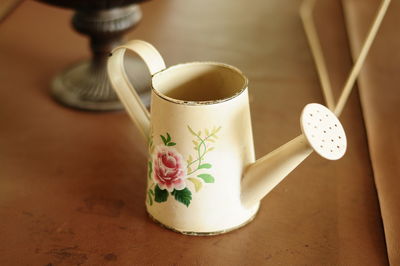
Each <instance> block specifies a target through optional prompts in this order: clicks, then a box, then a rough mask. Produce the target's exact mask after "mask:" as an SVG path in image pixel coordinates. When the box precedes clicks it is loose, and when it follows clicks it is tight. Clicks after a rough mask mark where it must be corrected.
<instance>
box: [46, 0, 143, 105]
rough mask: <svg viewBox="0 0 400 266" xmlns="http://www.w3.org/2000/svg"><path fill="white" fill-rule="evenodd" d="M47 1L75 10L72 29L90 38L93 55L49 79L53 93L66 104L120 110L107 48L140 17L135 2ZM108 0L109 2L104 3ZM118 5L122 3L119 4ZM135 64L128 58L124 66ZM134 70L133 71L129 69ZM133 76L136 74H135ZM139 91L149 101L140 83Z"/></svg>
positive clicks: (109, 48)
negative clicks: (109, 75)
mask: <svg viewBox="0 0 400 266" xmlns="http://www.w3.org/2000/svg"><path fill="white" fill-rule="evenodd" d="M43 1H44V2H47V3H49V4H53V5H60V6H63V7H69V8H74V9H76V10H77V11H76V13H75V15H74V16H73V18H72V25H73V27H74V29H75V30H76V31H78V32H80V33H82V34H85V35H88V36H89V37H90V47H91V51H92V58H91V59H90V60H87V61H84V62H80V63H77V64H75V65H73V66H70V67H69V68H67V69H66V70H64V71H63V72H61V73H60V74H59V75H57V76H56V77H55V78H54V79H53V81H52V95H53V96H54V98H55V99H56V100H57V101H59V102H60V103H62V104H64V105H67V106H69V107H73V108H78V109H85V110H92V111H108V110H118V109H122V108H123V107H122V104H121V103H120V102H119V99H118V97H117V95H116V94H115V92H114V90H113V89H112V87H111V85H110V82H109V80H108V77H107V58H108V55H109V53H110V51H111V50H112V49H113V48H114V47H116V46H117V45H119V44H120V43H121V39H122V36H123V34H124V33H126V32H127V31H128V30H131V29H132V28H134V27H135V26H136V25H137V24H138V22H139V21H140V20H141V18H142V12H141V10H140V7H139V6H138V5H137V4H129V2H141V1H140V0H139V1H138V0H136V1H134V0H133V1H132V0H131V1H125V2H123V1H120V2H119V3H117V2H116V1H98V2H95V1H88V2H86V1H71V2H63V1H54V0H43ZM107 2H109V3H107ZM118 4H121V6H119V5H118ZM130 65H133V69H134V68H135V65H138V63H137V62H135V61H134V59H130V60H129V59H128V60H127V68H128V70H129V69H130V67H129V66H130ZM132 71H135V70H132ZM132 71H129V72H130V73H132ZM135 76H136V73H135ZM139 94H140V95H141V96H143V97H142V98H144V101H145V102H148V99H147V98H148V94H149V89H148V88H146V87H145V86H142V90H141V91H139Z"/></svg>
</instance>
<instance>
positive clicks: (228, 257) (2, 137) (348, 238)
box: [0, 0, 388, 265]
mask: <svg viewBox="0 0 400 266" xmlns="http://www.w3.org/2000/svg"><path fill="white" fill-rule="evenodd" d="M300 2H301V1H300V0H269V1H264V0H254V1H252V2H251V4H250V2H249V1H244V0H241V1H229V0H221V1H212V0H206V1H196V0H169V1H150V2H148V3H146V4H143V5H142V7H143V13H144V19H143V21H142V23H141V24H140V25H139V27H138V28H137V29H136V30H134V31H132V32H131V33H129V34H128V35H129V36H128V38H129V39H133V38H139V39H143V40H146V41H149V42H151V43H153V44H154V45H155V46H156V47H157V48H158V49H159V51H160V52H161V54H162V55H163V56H164V59H165V61H166V62H167V64H168V65H172V64H175V63H179V62H188V61H195V60H212V61H221V62H225V63H229V64H232V65H235V66H237V67H238V68H240V69H241V70H242V71H243V72H244V73H245V74H246V75H247V76H248V77H249V79H250V97H251V104H252V105H251V108H252V109H251V111H252V119H253V132H254V138H255V144H256V153H257V156H258V157H259V156H261V155H263V154H265V153H267V152H269V151H271V150H272V149H274V148H276V147H278V146H279V145H280V144H283V143H284V142H286V141H288V140H290V139H291V138H293V137H295V136H296V135H298V134H299V115H300V112H301V109H302V108H303V106H304V105H305V104H307V103H309V102H320V103H322V102H323V101H322V96H321V92H320V88H319V83H318V79H317V76H316V72H315V68H314V64H313V60H312V57H311V54H310V50H309V48H308V45H307V41H306V38H305V35H304V31H303V29H302V25H301V21H300V19H299V16H298V8H299V4H300ZM323 2H324V3H323V4H322V5H321V6H320V7H319V8H318V10H319V11H318V14H320V15H319V16H318V17H319V19H320V21H324V23H323V25H324V27H326V28H325V29H329V30H325V31H322V38H324V40H325V42H323V43H324V48H325V50H326V51H327V62H328V64H329V69H330V71H332V73H335V75H334V80H333V84H334V87H335V88H338V87H340V86H337V85H341V84H343V81H344V79H345V77H346V75H347V71H348V69H349V67H350V66H351V59H350V56H349V48H348V44H347V39H346V33H345V29H344V22H343V16H342V9H341V6H340V3H339V1H335V0H329V1H328V0H327V1H323ZM71 14H72V12H71V11H68V10H64V9H58V8H54V7H50V6H46V5H44V4H40V3H37V2H32V1H26V2H24V3H23V4H22V5H21V6H19V7H18V9H17V10H16V11H15V12H14V13H13V14H11V16H9V17H8V18H7V19H6V20H5V21H4V22H3V23H2V24H1V25H0V59H1V60H0V81H1V86H0V122H1V127H0V265H386V264H387V263H388V262H387V254H386V248H385V240H384V233H383V229H382V221H381V216H380V212H379V206H378V200H377V195H376V190H375V187H374V180H373V174H372V171H371V166H370V161H369V156H368V149H367V145H366V136H365V131H364V125H363V120H362V115H361V111H360V105H359V101H358V96H357V93H355V94H354V95H353V97H352V98H351V101H350V103H349V105H348V107H346V109H345V111H344V113H343V115H342V117H341V120H342V122H343V124H344V126H345V128H346V131H347V134H348V141H349V145H348V147H349V149H348V153H347V155H346V156H345V157H344V158H343V159H342V160H340V161H337V162H329V161H325V160H323V159H321V158H319V157H318V156H317V155H315V154H314V155H312V156H311V157H310V158H308V159H307V160H306V161H305V162H304V163H303V164H302V165H301V166H300V167H299V168H298V169H297V170H296V171H295V172H293V173H292V174H290V175H289V176H288V178H287V179H285V180H284V181H283V182H282V183H281V184H280V185H279V186H278V187H277V188H276V189H274V190H273V191H272V192H271V193H270V194H269V195H268V196H267V197H266V198H265V199H264V200H263V202H262V207H261V209H260V212H259V214H258V216H257V217H256V219H255V220H254V221H253V222H252V223H250V224H249V225H247V226H245V227H244V228H242V229H240V230H237V231H234V232H231V233H228V234H225V235H220V236H213V237H193V236H184V235H180V234H177V233H174V232H171V231H168V230H166V229H163V228H161V227H160V226H158V225H157V224H155V223H153V222H152V221H151V220H150V219H149V218H148V216H147V214H146V212H145V207H144V200H145V182H146V149H145V145H144V144H143V143H140V142H139V143H138V142H137V141H136V140H137V139H140V138H139V132H138V131H137V130H136V128H134V126H133V124H131V122H130V120H129V118H128V116H127V115H126V114H125V113H124V112H114V113H91V112H82V111H76V110H72V109H68V108H65V107H63V106H60V105H59V104H57V103H55V102H54V101H53V100H52V99H51V97H50V96H49V92H48V91H49V81H50V79H51V77H53V76H54V75H55V74H56V73H57V72H59V71H60V70H62V69H63V68H64V67H66V66H67V65H68V64H71V63H74V62H76V61H77V60H80V59H83V58H85V57H87V56H89V51H88V49H87V44H86V40H85V38H84V37H82V36H80V35H78V34H76V33H75V32H73V31H72V29H71V28H70V26H69V23H70V22H69V20H70V16H71ZM332 43H333V44H334V45H332ZM335 85H336V86H335ZM336 93H338V92H336Z"/></svg>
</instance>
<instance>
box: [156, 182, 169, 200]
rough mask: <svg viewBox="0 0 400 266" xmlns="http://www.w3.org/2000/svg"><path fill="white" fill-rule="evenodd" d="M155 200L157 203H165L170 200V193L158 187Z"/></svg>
mask: <svg viewBox="0 0 400 266" xmlns="http://www.w3.org/2000/svg"><path fill="white" fill-rule="evenodd" d="M154 193H155V195H154V200H155V201H156V202H165V201H167V199H168V191H167V190H166V189H164V190H162V189H160V187H159V186H158V185H156V188H155V189H154Z"/></svg>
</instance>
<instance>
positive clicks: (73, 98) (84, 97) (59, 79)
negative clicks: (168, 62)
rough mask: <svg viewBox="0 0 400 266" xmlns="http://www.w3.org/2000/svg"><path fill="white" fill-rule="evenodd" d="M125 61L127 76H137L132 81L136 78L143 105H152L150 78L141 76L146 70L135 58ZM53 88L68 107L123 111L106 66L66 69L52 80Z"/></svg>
mask: <svg viewBox="0 0 400 266" xmlns="http://www.w3.org/2000/svg"><path fill="white" fill-rule="evenodd" d="M125 61H126V63H125V65H126V69H127V70H128V73H135V78H133V77H131V78H130V79H131V80H132V79H135V81H134V82H135V83H134V84H135V89H136V90H137V92H138V93H139V95H140V97H141V99H142V101H143V103H144V104H145V105H146V106H149V105H150V89H149V84H148V82H147V81H148V80H149V79H150V77H148V76H147V75H146V73H141V72H142V70H145V69H146V67H145V66H143V65H142V62H139V61H136V60H134V59H133V58H126V60H125ZM129 70H130V71H129ZM128 75H129V74H128ZM51 85H52V95H53V96H54V98H55V99H56V100H57V101H59V102H60V103H62V104H64V105H66V106H69V107H73V108H78V109H84V110H92V111H111V110H119V109H122V108H123V106H122V104H121V102H120V101H119V99H118V97H117V95H116V93H115V92H114V90H113V89H112V87H111V84H110V83H109V81H108V76H107V69H106V67H105V66H102V67H93V66H92V63H91V62H90V61H87V62H83V63H78V64H76V65H73V66H72V67H70V68H68V69H66V70H65V71H64V72H62V73H60V74H59V75H58V76H56V77H55V78H54V79H53V81H52V84H51Z"/></svg>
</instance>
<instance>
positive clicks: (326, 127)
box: [241, 104, 347, 208]
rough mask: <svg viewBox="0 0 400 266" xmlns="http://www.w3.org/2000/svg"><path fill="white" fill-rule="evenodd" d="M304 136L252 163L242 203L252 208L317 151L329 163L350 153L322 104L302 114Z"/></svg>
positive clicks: (340, 129)
mask: <svg viewBox="0 0 400 266" xmlns="http://www.w3.org/2000/svg"><path fill="white" fill-rule="evenodd" d="M300 121H301V128H302V131H303V134H301V135H300V136H298V137H296V138H294V139H293V140H291V141H289V142H288V143H286V144H284V145H282V146H281V147H279V148H278V149H276V150H274V151H272V152H271V153H269V154H267V155H265V156H264V157H262V158H260V159H258V160H257V161H256V162H255V163H253V164H251V165H250V166H249V167H248V168H247V170H246V171H245V173H244V177H243V179H242V188H241V189H242V194H241V200H242V204H243V206H245V207H246V208H251V207H253V206H254V205H255V204H257V203H258V202H259V201H260V200H261V199H262V198H263V197H264V196H265V195H267V194H268V193H269V192H270V191H271V190H272V189H273V188H274V187H275V186H277V185H278V184H279V183H280V182H281V181H282V180H283V179H284V178H285V177H286V176H287V175H288V174H289V173H290V172H292V171H293V170H294V169H295V168H296V167H297V166H298V165H299V164H300V163H301V162H302V161H304V160H305V159H306V158H307V157H308V156H309V155H310V154H311V153H312V152H313V151H316V152H317V153H318V154H319V155H321V156H322V157H324V158H326V159H329V160H337V159H339V158H341V157H342V156H343V155H344V153H345V151H346V146H347V142H346V135H345V133H344V130H343V127H342V125H341V124H340V122H339V120H338V119H337V117H336V116H335V115H334V114H333V113H332V112H331V111H330V110H329V109H327V108H326V107H324V106H322V105H320V104H308V105H307V106H306V107H305V108H304V109H303V112H302V114H301V118H300Z"/></svg>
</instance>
